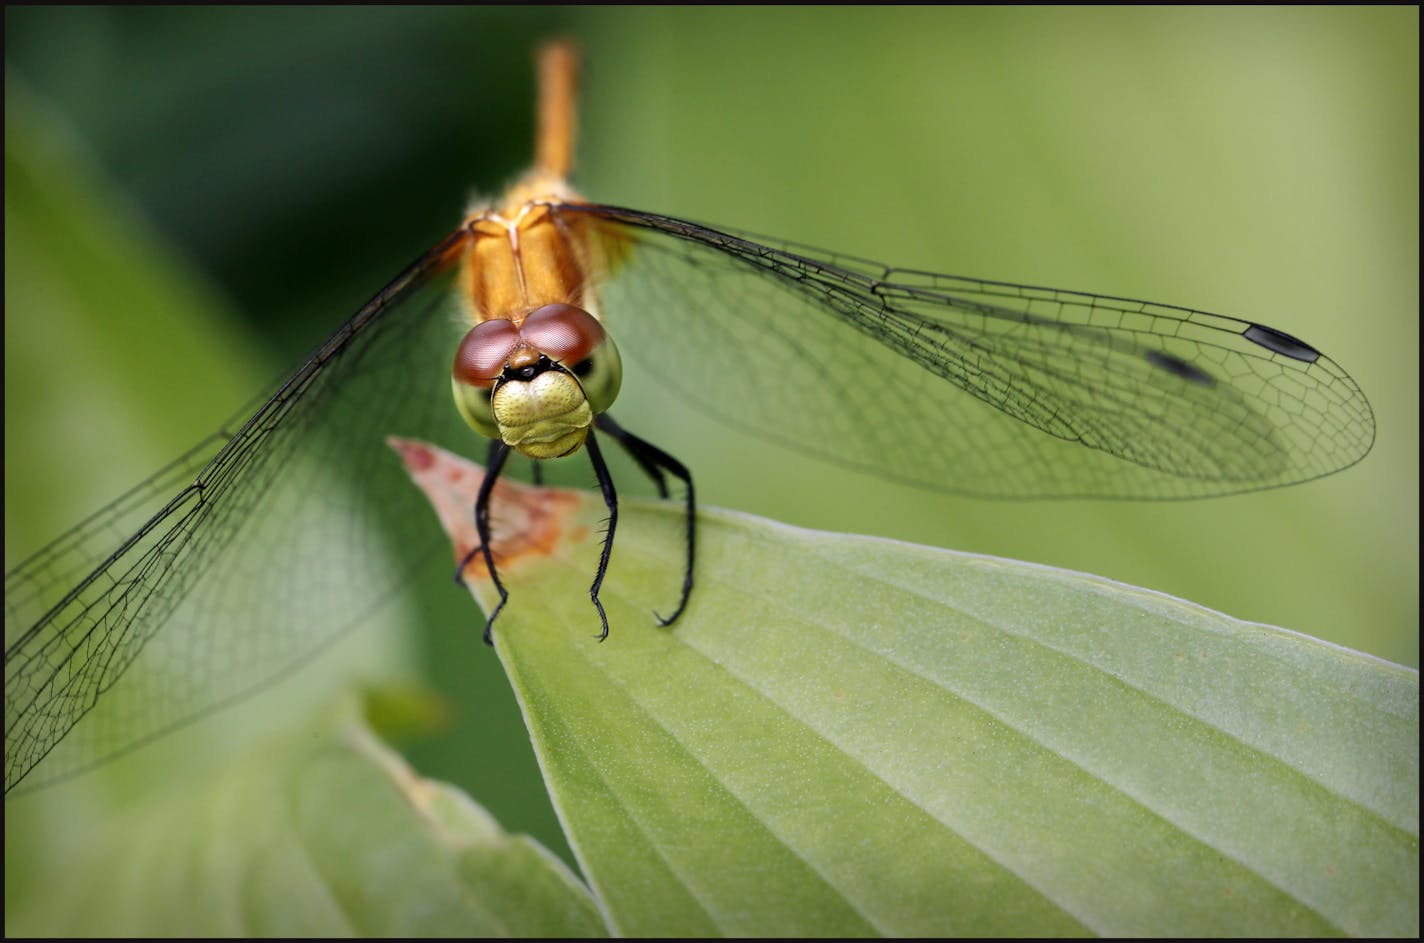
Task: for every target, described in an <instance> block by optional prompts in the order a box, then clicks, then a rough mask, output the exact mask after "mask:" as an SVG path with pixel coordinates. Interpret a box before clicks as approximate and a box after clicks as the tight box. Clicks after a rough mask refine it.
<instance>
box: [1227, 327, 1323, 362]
mask: <svg viewBox="0 0 1424 943" xmlns="http://www.w3.org/2000/svg"><path fill="white" fill-rule="evenodd" d="M1241 336H1242V337H1244V338H1246V339H1247V340H1248V341H1250V342H1251V343H1253V344H1260V345H1261V346H1262V347H1264V348H1266V349H1267V350H1270V351H1274V352H1275V353H1278V354H1281V355H1282V356H1285V357H1289V358H1291V359H1292V360H1300V361H1303V362H1305V363H1315V361H1317V360H1319V359H1320V351H1318V350H1316V349H1315V348H1314V347H1311V346H1310V345H1309V344H1307V343H1306V342H1305V341H1303V340H1301V339H1300V338H1298V337H1291V336H1290V335H1289V334H1287V333H1286V332H1284V331H1278V330H1276V329H1275V328H1273V327H1266V326H1265V325H1264V324H1253V325H1251V326H1250V327H1248V328H1247V329H1246V330H1244V331H1242V332H1241Z"/></svg>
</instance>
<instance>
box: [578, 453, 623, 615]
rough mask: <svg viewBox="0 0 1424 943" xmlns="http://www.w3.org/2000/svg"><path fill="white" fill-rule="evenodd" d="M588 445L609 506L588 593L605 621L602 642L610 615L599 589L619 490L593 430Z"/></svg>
mask: <svg viewBox="0 0 1424 943" xmlns="http://www.w3.org/2000/svg"><path fill="white" fill-rule="evenodd" d="M584 444H585V445H586V446H587V447H588V457H589V460H590V461H591V462H593V473H594V474H595V475H597V476H598V487H599V488H600V489H602V491H603V503H604V504H605V505H607V506H608V530H607V531H605V532H604V534H603V553H602V554H600V555H599V558H598V572H597V573H596V574H594V577H593V586H591V587H589V590H588V595H589V598H590V599H592V600H593V606H594V608H595V609H597V610H598V618H599V620H600V621H601V622H602V623H603V631H602V632H601V633H600V634H599V635H598V640H599V641H600V642H601V641H603V640H604V639H606V638H608V616H607V614H605V613H604V611H603V603H601V602H599V601H598V590H599V588H600V587H602V586H603V576H604V574H605V573H607V572H608V558H609V557H610V556H611V555H612V554H613V532H614V531H615V530H616V529H617V528H618V492H617V491H615V490H614V489H613V476H612V475H610V474H609V473H608V465H607V464H605V463H604V461H603V453H602V452H600V451H599V450H598V439H597V438H596V437H595V436H594V434H593V430H592V429H590V430H588V438H587V439H586V440H585V443H584Z"/></svg>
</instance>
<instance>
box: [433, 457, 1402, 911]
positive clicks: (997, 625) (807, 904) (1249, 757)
mask: <svg viewBox="0 0 1424 943" xmlns="http://www.w3.org/2000/svg"><path fill="white" fill-rule="evenodd" d="M427 458H428V459H429V462H428V464H427V465H426V467H425V468H424V470H423V471H422V472H421V473H420V474H419V475H417V480H418V481H420V482H421V483H422V486H423V487H425V488H426V490H427V492H428V493H433V497H434V499H435V502H436V506H437V508H438V509H443V510H442V517H443V518H444V519H446V520H448V521H450V522H452V525H453V529H452V528H451V527H447V530H451V533H452V536H453V538H454V542H455V545H456V552H457V553H463V552H467V551H468V548H469V547H470V546H472V545H473V543H472V541H473V535H472V534H471V533H470V531H471V530H472V526H471V525H470V524H469V523H468V518H469V515H468V508H469V506H470V502H471V500H472V499H473V494H474V491H473V487H474V486H476V485H477V484H478V482H479V477H480V471H479V469H478V467H477V466H473V467H472V466H469V465H467V464H464V463H462V462H460V460H457V459H455V458H454V457H453V456H449V455H448V454H446V453H441V452H438V450H433V449H432V450H431V451H430V455H429V456H427ZM461 509H464V512H465V513H463V514H462V513H460V512H461ZM604 513H605V512H604V511H603V509H602V507H601V505H599V504H598V503H597V500H596V498H594V497H592V496H589V495H582V494H579V495H575V494H574V493H571V492H552V491H544V492H539V491H528V490H526V489H523V488H520V487H516V486H512V485H511V486H504V485H503V483H502V485H501V489H499V490H497V491H496V493H495V504H494V520H495V521H496V525H497V528H498V529H497V531H496V534H495V540H496V544H495V550H496V559H497V561H500V560H501V556H503V560H502V562H500V565H501V573H502V575H503V577H504V579H505V582H506V584H507V586H508V588H509V591H510V594H511V596H510V602H509V604H508V606H507V607H506V609H505V610H504V612H503V613H502V614H501V615H500V618H499V621H498V623H497V624H496V627H495V638H496V645H497V648H498V651H499V654H500V657H501V658H502V659H503V661H504V664H505V667H506V669H507V670H508V672H509V675H510V678H511V680H512V682H513V685H514V688H515V691H516V693H517V695H518V697H519V700H520V704H521V706H522V708H523V711H524V714H525V719H526V722H527V723H528V726H529V729H530V731H531V733H532V735H533V737H534V742H535V748H536V751H537V753H538V756H539V760H540V763H541V765H542V767H543V770H544V774H545V777H546V779H547V781H548V783H549V787H550V790H551V792H552V794H553V798H554V801H555V804H556V807H557V808H558V810H559V812H560V816H561V819H562V821H563V823H564V825H565V827H566V829H567V830H568V833H569V840H570V843H571V845H572V847H573V848H574V850H575V853H576V854H577V856H578V860H579V862H580V864H581V866H582V867H583V870H584V873H585V875H586V876H587V877H588V879H589V881H590V883H591V885H592V886H593V888H594V889H595V891H596V892H597V894H598V895H599V896H600V898H601V899H602V904H603V907H604V908H605V911H606V912H607V913H608V915H609V918H610V921H611V924H612V927H613V929H614V931H615V932H617V933H619V934H625V935H630V936H637V935H662V936H672V937H677V936H695V935H707V934H729V935H744V936H763V935H790V936H814V935H826V934H838V935H862V934H886V935H896V936H937V935H981V934H985V935H987V934H1010V935H1033V936H1037V935H1050V934H1070V933H1101V934H1111V935H1127V936H1133V935H1144V936H1145V935H1189V936H1193V935H1197V936H1205V935H1302V936H1303V935H1324V934H1350V935H1369V936H1373V935H1401V936H1412V935H1414V934H1415V933H1416V932H1417V930H1418V878H1419V857H1418V855H1419V842H1418V835H1419V817H1418V815H1419V808H1418V737H1419V712H1418V697H1419V686H1418V675H1417V673H1416V672H1414V671H1412V670H1410V669H1406V668H1402V667H1399V666H1396V665H1393V664H1389V663H1387V662H1384V661H1381V660H1379V659H1376V658H1374V657H1371V656H1368V655H1363V654H1360V653H1357V652H1353V651H1349V650H1346V649H1342V648H1339V647H1336V646H1333V645H1330V644H1327V643H1323V642H1319V641H1316V640H1314V639H1311V638H1307V637H1305V636H1302V635H1298V634H1295V633H1291V632H1288V631H1286V630H1283V629H1277V628H1273V627H1270V626H1263V625H1257V624H1251V623H1244V622H1239V621H1236V620H1233V619H1230V618H1228V617H1226V616H1224V615H1221V614H1219V613H1215V612H1211V611H1208V610H1205V609H1202V608H1200V607H1197V606H1194V605H1192V604H1190V603H1187V602H1183V601H1181V600H1177V599H1173V598H1170V597H1166V596H1163V595H1160V594H1157V593H1153V592H1149V591H1146V590H1141V589H1136V588H1133V587H1129V586H1125V585H1121V584H1117V583H1113V582H1110V581H1107V580H1103V579H1099V578H1096V577H1092V576H1087V575H1084V574H1078V573H1071V572H1066V571H1062V570H1055V569H1050V568H1046V567H1040V566H1033V565H1029V564H1023V563H1015V562H1012V561H1006V560H1001V559H995V558H988V557H979V556H972V555H967V554H960V553H952V552H948V551H942V550H934V549H929V548H924V547H918V546H913V545H909V544H903V543H895V542H891V541H885V540H876V539H869V538H862V537H851V536H843V535H835V534H825V533H816V532H811V531H803V530H796V529H792V528H788V527H785V526H783V525H778V524H775V523H772V522H768V521H765V520H760V519H755V518H751V517H748V516H744V515H737V514H731V513H727V512H720V511H719V512H703V513H702V514H701V515H700V517H699V521H698V523H699V528H700V530H699V535H698V536H699V539H698V546H697V552H698V565H697V580H698V582H697V586H696V589H695V590H694V592H693V597H692V604H691V606H690V608H689V609H688V611H687V613H686V614H685V615H684V616H683V618H682V619H681V620H680V621H679V622H678V624H677V625H676V626H675V627H673V628H672V629H671V630H663V629H659V628H657V627H656V626H655V625H654V622H653V618H652V616H651V615H650V613H649V610H650V609H653V608H661V607H666V606H667V605H669V604H670V603H671V601H672V600H673V598H674V597H675V592H676V588H677V586H678V585H679V583H680V578H681V567H682V560H681V547H682V542H681V536H680V528H681V521H680V516H679V515H678V513H676V511H675V510H672V509H670V508H669V507H667V506H647V505H642V504H636V503H632V502H625V504H624V506H623V508H622V514H621V515H620V518H619V523H618V530H617V539H616V542H615V551H614V554H613V564H612V567H611V569H610V571H609V575H608V582H607V583H606V584H605V586H604V589H603V593H602V599H603V602H604V604H605V605H606V606H607V610H608V618H609V622H610V625H611V633H610V635H609V638H608V640H607V641H606V642H605V643H603V644H599V643H598V642H597V641H595V640H594V639H593V638H592V637H591V636H592V634H593V633H594V631H595V630H596V629H597V626H598V622H597V619H596V617H595V615H594V611H593V609H592V607H591V606H590V604H589V600H588V596H587V591H586V587H587V586H588V583H589V580H590V579H591V576H592V574H593V572H594V561H595V559H596V543H597V537H598V536H599V534H600V529H599V527H598V522H599V520H600V519H601V518H602V516H603V515H604ZM479 569H480V567H479V566H472V568H471V569H470V570H469V571H467V575H472V576H474V575H478V571H479ZM475 585H476V588H477V589H478V591H479V594H480V596H481V598H482V600H484V601H485V602H486V603H488V601H489V600H490V598H491V597H490V592H489V585H488V583H487V581H485V580H483V579H479V580H476V581H475Z"/></svg>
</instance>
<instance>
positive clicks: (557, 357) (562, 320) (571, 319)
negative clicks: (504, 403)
mask: <svg viewBox="0 0 1424 943" xmlns="http://www.w3.org/2000/svg"><path fill="white" fill-rule="evenodd" d="M519 331H520V333H521V334H523V335H524V341H525V343H527V344H529V345H530V346H531V347H534V348H535V349H536V350H538V351H539V352H540V353H541V354H543V355H544V356H546V357H548V358H549V359H550V360H553V361H556V362H558V363H561V364H564V365H565V366H572V365H573V364H576V363H578V362H579V361H581V360H584V359H586V358H588V357H589V355H591V354H592V353H593V352H594V351H595V350H597V349H598V347H599V345H601V344H602V343H603V341H604V339H605V338H606V337H607V336H608V335H607V334H606V333H604V330H603V325H602V324H599V323H598V319H597V318H595V317H594V316H593V315H591V314H589V313H588V312H587V311H585V310H583V309H582V308H576V307H574V306H573V305H566V304H553V305H544V307H542V308H539V309H538V310H536V311H534V312H533V313H532V314H530V315H529V317H527V318H525V319H524V323H523V324H522V325H520V328H519Z"/></svg>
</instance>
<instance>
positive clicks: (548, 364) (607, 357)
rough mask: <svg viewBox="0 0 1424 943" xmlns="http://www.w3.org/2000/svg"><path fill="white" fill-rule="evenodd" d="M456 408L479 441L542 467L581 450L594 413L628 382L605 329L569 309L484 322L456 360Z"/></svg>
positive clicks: (462, 343) (551, 307)
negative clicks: (506, 449) (496, 442)
mask: <svg viewBox="0 0 1424 943" xmlns="http://www.w3.org/2000/svg"><path fill="white" fill-rule="evenodd" d="M452 373H453V385H454V389H455V406H456V408H457V409H459V410H460V415H462V416H464V417H465V421H466V422H468V423H469V424H470V426H471V427H472V428H473V429H474V430H475V431H476V432H479V433H480V434H481V435H484V436H486V437H487V438H491V439H498V440H500V441H502V442H504V443H505V444H507V445H508V446H509V447H510V448H512V449H514V450H515V451H517V452H519V453H520V454H521V455H526V456H528V457H529V458H532V459H535V460H539V459H548V458H562V457H564V456H565V455H569V454H571V453H573V452H575V451H577V450H578V448H579V446H581V445H583V443H584V439H585V438H586V437H587V435H588V430H589V427H590V426H591V425H592V423H593V417H594V414H596V413H602V412H606V411H607V410H608V408H609V407H610V406H612V405H613V401H614V400H615V399H616V398H617V396H618V389H619V387H620V386H621V385H622V382H623V362H622V360H621V359H620V358H619V356H618V348H617V346H616V345H615V344H614V343H613V339H612V338H610V337H609V336H608V332H606V331H605V330H604V329H603V325H601V324H599V323H598V319H597V318H595V317H594V316H593V315H592V314H590V313H589V312H587V311H585V310H583V309H582V308H576V307H574V306H573V305H570V304H548V305H544V306H542V307H540V308H537V309H535V310H534V311H532V312H531V313H530V314H529V315H528V316H527V317H524V318H523V319H522V320H520V321H514V320H511V319H505V318H499V319H495V320H489V321H481V322H480V323H479V324H477V325H475V326H474V327H473V328H471V329H470V332H469V333H468V334H466V335H465V337H464V339H463V340H461V341H460V346H459V349H458V350H457V351H456V353H455V366H454V370H453V371H452Z"/></svg>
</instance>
